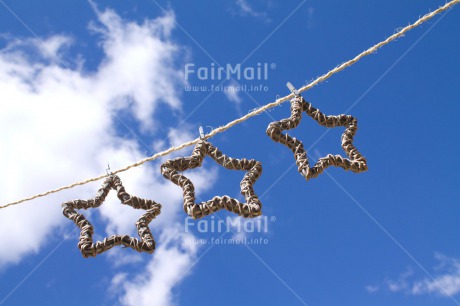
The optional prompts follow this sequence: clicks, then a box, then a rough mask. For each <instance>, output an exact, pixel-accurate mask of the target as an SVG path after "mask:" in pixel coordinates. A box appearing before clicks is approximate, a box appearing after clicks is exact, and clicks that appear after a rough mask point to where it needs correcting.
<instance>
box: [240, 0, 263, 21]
mask: <svg viewBox="0 0 460 306" xmlns="http://www.w3.org/2000/svg"><path fill="white" fill-rule="evenodd" d="M236 6H237V8H238V13H239V14H240V15H241V16H250V17H255V18H260V19H262V20H264V21H265V22H270V19H269V18H268V16H267V13H265V12H259V11H256V10H254V9H253V8H252V7H251V6H250V5H249V3H248V2H247V1H246V0H236Z"/></svg>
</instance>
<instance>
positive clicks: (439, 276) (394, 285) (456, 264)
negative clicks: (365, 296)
mask: <svg viewBox="0 0 460 306" xmlns="http://www.w3.org/2000/svg"><path fill="white" fill-rule="evenodd" d="M435 258H436V259H437V260H438V262H439V265H438V266H437V267H435V269H434V271H435V272H434V273H433V274H432V275H431V276H427V277H424V278H422V279H415V277H414V272H413V271H412V270H411V269H408V270H407V271H406V272H404V273H402V274H401V275H400V276H399V277H398V278H397V279H389V280H386V281H385V287H387V288H388V290H390V291H391V292H404V293H406V294H409V295H423V294H435V295H438V296H443V297H451V296H454V295H457V294H458V293H460V260H459V259H456V258H450V257H447V256H445V255H442V254H435ZM367 287H370V286H367ZM367 287H366V288H367ZM376 288H377V290H378V289H379V288H378V286H377V287H376ZM368 291H369V292H373V291H371V290H368ZM374 291H376V290H374Z"/></svg>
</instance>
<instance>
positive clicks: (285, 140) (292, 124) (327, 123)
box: [267, 95, 367, 180]
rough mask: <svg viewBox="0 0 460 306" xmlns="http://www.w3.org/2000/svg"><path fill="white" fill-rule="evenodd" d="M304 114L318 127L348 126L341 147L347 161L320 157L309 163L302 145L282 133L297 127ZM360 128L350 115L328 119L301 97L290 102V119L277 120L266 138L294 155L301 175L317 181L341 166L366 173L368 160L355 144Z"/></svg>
mask: <svg viewBox="0 0 460 306" xmlns="http://www.w3.org/2000/svg"><path fill="white" fill-rule="evenodd" d="M302 112H305V113H306V114H307V115H308V116H310V117H311V118H313V119H314V120H315V121H316V122H318V124H320V125H322V126H324V127H328V128H332V127H337V126H343V127H345V131H344V133H343V134H342V148H343V150H344V151H345V153H346V154H347V156H348V158H345V157H342V156H341V155H332V154H328V155H327V156H326V157H322V158H319V159H318V161H317V162H316V164H315V165H314V166H313V167H310V164H309V162H308V157H307V152H306V151H305V148H304V146H303V144H302V142H301V141H300V140H298V139H296V138H294V137H291V136H290V135H289V134H287V133H286V134H283V131H284V130H290V129H293V128H296V127H297V126H298V125H299V124H300V120H301V119H302ZM357 129H358V120H357V119H356V118H353V117H352V116H350V115H343V114H342V115H337V116H326V115H325V114H323V113H322V112H320V110H319V109H316V108H314V107H313V106H312V105H311V104H310V103H308V102H307V101H305V100H304V98H303V97H301V96H300V95H296V96H295V97H294V98H293V99H292V100H291V117H289V118H286V119H283V120H280V121H275V122H272V123H270V124H269V126H268V128H267V135H268V136H269V137H270V138H271V139H272V140H273V141H276V142H279V143H281V144H283V145H285V146H286V147H288V148H289V149H291V151H292V152H293V153H294V158H295V161H296V164H297V168H298V170H299V172H300V174H301V175H302V176H303V177H304V178H305V179H306V180H309V179H311V178H315V177H317V176H318V175H320V174H321V173H323V172H324V170H325V169H326V168H327V167H329V166H336V167H341V168H343V169H345V170H351V171H353V172H356V173H359V172H363V171H366V170H367V162H366V159H365V158H364V157H363V156H362V155H361V153H359V152H358V149H356V148H355V146H354V145H353V137H354V136H355V134H356V131H357Z"/></svg>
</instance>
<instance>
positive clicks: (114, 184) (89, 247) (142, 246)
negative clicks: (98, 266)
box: [62, 175, 161, 258]
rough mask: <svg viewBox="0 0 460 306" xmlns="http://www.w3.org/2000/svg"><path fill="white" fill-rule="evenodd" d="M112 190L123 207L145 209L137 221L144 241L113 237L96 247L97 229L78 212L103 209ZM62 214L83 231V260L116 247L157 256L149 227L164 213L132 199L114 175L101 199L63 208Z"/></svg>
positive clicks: (154, 205) (99, 195)
mask: <svg viewBox="0 0 460 306" xmlns="http://www.w3.org/2000/svg"><path fill="white" fill-rule="evenodd" d="M110 189H113V190H116V191H117V197H118V198H119V199H120V201H121V203H122V204H125V205H129V206H131V207H133V208H135V209H143V210H146V212H145V213H144V214H143V215H142V216H141V217H140V218H139V220H137V222H136V227H137V232H138V234H139V237H140V240H138V239H136V238H133V237H130V236H129V235H123V236H118V235H112V236H110V237H108V238H104V240H103V241H97V242H96V243H93V237H92V236H93V233H94V228H93V226H92V225H91V223H90V222H89V221H88V220H86V218H85V216H83V215H82V214H79V213H78V212H77V211H76V209H88V208H95V207H99V206H101V204H102V203H103V202H104V200H105V198H106V197H107V194H108V193H109V192H110ZM62 212H63V214H64V216H66V217H67V218H69V219H70V220H72V221H73V222H75V224H76V225H77V226H78V227H79V228H80V229H81V232H80V240H79V242H78V247H79V248H80V250H81V253H82V255H83V257H85V258H87V257H90V256H96V255H97V254H100V253H102V252H105V251H107V250H109V249H111V248H113V247H114V246H116V245H123V246H125V247H130V248H132V249H134V250H136V251H138V252H147V253H153V251H154V250H155V240H154V238H153V236H152V233H151V232H150V229H149V227H148V225H149V223H150V222H151V221H152V220H153V219H155V217H156V216H158V215H159V214H160V212H161V205H160V204H158V203H155V202H154V201H152V200H146V199H141V198H138V197H135V196H131V195H129V194H128V193H127V192H126V191H125V188H124V187H123V185H122V183H121V180H120V178H119V177H118V176H116V175H110V176H109V177H108V178H107V179H106V180H105V181H104V183H103V184H102V187H101V188H100V189H99V191H98V193H97V196H96V197H94V198H92V199H89V200H74V201H69V202H65V203H63V204H62Z"/></svg>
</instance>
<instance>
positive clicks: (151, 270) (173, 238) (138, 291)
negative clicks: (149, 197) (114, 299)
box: [113, 225, 198, 306]
mask: <svg viewBox="0 0 460 306" xmlns="http://www.w3.org/2000/svg"><path fill="white" fill-rule="evenodd" d="M165 233H166V234H165V235H163V236H162V237H161V239H160V244H159V247H158V249H157V250H156V251H155V255H154V259H153V260H151V261H150V262H149V264H148V265H147V266H146V273H143V274H141V275H138V276H137V277H135V278H134V279H133V280H131V281H127V282H121V281H119V280H120V278H124V277H125V274H119V275H116V276H115V277H114V278H113V283H114V282H116V283H117V284H116V286H117V287H118V288H122V290H124V291H125V294H124V295H123V297H122V298H121V303H122V304H123V305H130V306H131V305H136V306H144V305H145V306H147V305H148V306H156V305H158V306H164V305H172V304H174V300H173V296H172V292H171V288H173V287H175V286H176V285H177V283H178V282H179V281H180V280H181V279H183V278H184V277H185V276H187V275H188V274H190V272H191V271H192V269H193V265H192V264H193V261H194V260H195V258H196V254H197V251H198V245H197V244H194V243H187V241H192V240H193V238H194V237H193V236H192V235H191V234H189V233H185V232H184V231H183V228H182V227H180V226H177V225H176V226H174V227H170V228H168V230H167V231H165Z"/></svg>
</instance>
